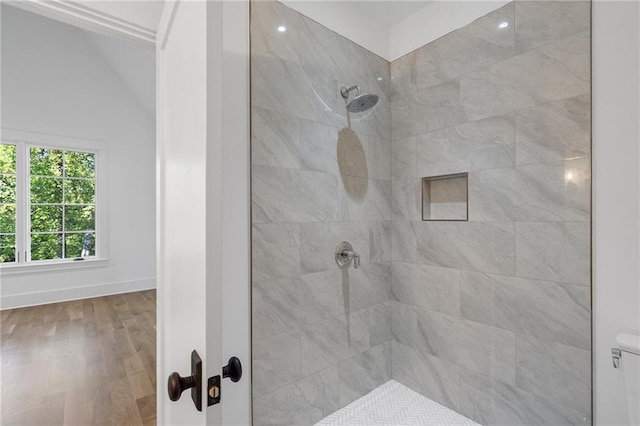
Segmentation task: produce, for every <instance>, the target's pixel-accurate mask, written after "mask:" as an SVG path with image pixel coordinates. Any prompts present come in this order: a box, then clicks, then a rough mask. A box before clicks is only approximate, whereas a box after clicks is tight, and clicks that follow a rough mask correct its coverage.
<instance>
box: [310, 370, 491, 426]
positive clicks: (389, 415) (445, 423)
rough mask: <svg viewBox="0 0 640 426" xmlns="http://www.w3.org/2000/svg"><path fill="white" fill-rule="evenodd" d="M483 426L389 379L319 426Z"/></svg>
mask: <svg viewBox="0 0 640 426" xmlns="http://www.w3.org/2000/svg"><path fill="white" fill-rule="evenodd" d="M396 425H398V426H399V425H402V426H405V425H407V426H408V425H411V426H436V425H438V426H454V425H455V426H458V425H464V426H480V425H479V424H478V423H476V422H474V421H473V420H471V419H468V418H466V417H464V416H463V415H462V414H458V413H457V412H455V411H453V410H451V409H450V408H447V407H445V406H444V405H441V404H438V403H437V402H435V401H432V400H430V399H429V398H427V397H425V396H422V395H420V394H419V393H417V392H415V391H413V390H411V389H409V388H408V387H406V386H404V385H402V384H400V383H398V382H396V381H395V380H389V381H388V382H387V383H385V384H384V385H382V386H379V387H377V388H376V389H374V390H372V391H371V392H369V393H368V394H366V395H365V396H363V397H362V398H360V399H357V400H356V401H354V402H352V403H351V404H349V405H347V406H346V407H344V408H342V409H340V410H338V411H336V412H335V413H333V414H331V415H330V416H327V417H325V418H324V419H322V420H321V421H320V422H319V423H316V425H315V426H396Z"/></svg>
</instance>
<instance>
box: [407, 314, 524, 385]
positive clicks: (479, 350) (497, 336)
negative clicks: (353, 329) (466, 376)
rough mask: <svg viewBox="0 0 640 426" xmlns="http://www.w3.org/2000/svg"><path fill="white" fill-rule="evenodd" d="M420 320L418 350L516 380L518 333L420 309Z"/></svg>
mask: <svg viewBox="0 0 640 426" xmlns="http://www.w3.org/2000/svg"><path fill="white" fill-rule="evenodd" d="M417 320H418V335H419V339H420V341H419V342H418V347H416V349H418V350H422V351H426V352H428V353H430V354H432V355H435V356H437V357H438V358H441V359H445V360H447V361H449V362H453V363H455V364H458V365H461V366H464V367H466V368H469V369H471V370H474V371H478V372H486V371H490V372H491V375H492V376H493V377H495V378H497V379H499V380H501V381H503V382H505V383H510V384H515V383H516V335H515V333H513V332H510V331H507V330H503V329H500V328H496V327H490V326H487V325H484V324H480V323H477V322H474V321H467V320H464V319H461V318H458V317H454V316H451V315H445V314H440V313H437V312H432V311H427V310H424V309H418V319H417Z"/></svg>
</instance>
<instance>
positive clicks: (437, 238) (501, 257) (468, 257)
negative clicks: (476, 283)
mask: <svg viewBox="0 0 640 426" xmlns="http://www.w3.org/2000/svg"><path fill="white" fill-rule="evenodd" d="M415 227H416V235H417V261H418V263H423V264H427V265H434V266H444V267H447V268H456V269H466V270H471V271H478V272H491V273H499V274H503V275H512V274H513V272H514V261H515V259H514V258H515V247H514V245H515V241H514V225H513V223H507V222H422V223H417V224H415Z"/></svg>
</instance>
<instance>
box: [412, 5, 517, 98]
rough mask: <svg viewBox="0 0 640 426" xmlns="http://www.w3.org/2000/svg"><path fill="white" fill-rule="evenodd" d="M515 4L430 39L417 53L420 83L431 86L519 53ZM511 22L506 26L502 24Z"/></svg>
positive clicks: (418, 84) (420, 86) (421, 86)
mask: <svg viewBox="0 0 640 426" xmlns="http://www.w3.org/2000/svg"><path fill="white" fill-rule="evenodd" d="M514 15H515V4H514V2H511V3H509V4H507V5H506V6H503V7H501V8H500V9H497V10H495V11H493V12H491V13H489V14H487V15H485V16H483V17H482V18H479V19H477V20H475V21H474V22H472V23H471V24H469V25H467V26H465V27H463V28H461V29H459V30H456V31H453V32H451V33H449V34H447V35H445V36H444V37H441V38H439V39H437V40H435V41H434V42H432V43H429V44H428V45H426V46H425V47H423V48H422V49H419V50H418V51H417V52H416V54H417V86H418V88H424V87H429V86H432V85H434V84H438V83H439V82H443V81H448V80H451V79H453V78H456V77H459V76H461V75H463V74H465V73H466V72H468V71H470V70H473V69H476V68H478V67H482V66H485V65H490V64H493V63H496V62H499V61H502V60H504V59H506V58H509V57H511V56H513V55H514V54H516V49H515V36H514V33H515V25H514V24H515V16H514ZM504 22H506V23H508V24H509V25H508V26H506V27H505V28H500V24H502V23H504Z"/></svg>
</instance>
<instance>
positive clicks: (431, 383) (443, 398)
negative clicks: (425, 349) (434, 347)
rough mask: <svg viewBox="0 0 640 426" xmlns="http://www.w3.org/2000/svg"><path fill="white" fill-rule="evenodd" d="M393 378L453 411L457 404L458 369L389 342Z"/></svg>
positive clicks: (457, 407) (445, 362)
mask: <svg viewBox="0 0 640 426" xmlns="http://www.w3.org/2000/svg"><path fill="white" fill-rule="evenodd" d="M391 371H392V372H393V379H394V380H397V381H398V382H400V383H402V384H403V385H405V386H407V387H409V388H411V389H413V390H415V391H416V392H418V393H421V394H423V395H424V396H426V397H428V398H430V399H433V400H434V401H437V402H439V403H440V404H442V405H445V406H447V407H449V408H451V409H453V410H458V409H459V406H460V368H459V367H458V366H457V365H454V364H451V363H449V362H447V361H445V360H442V359H440V358H438V357H435V356H432V355H430V354H428V353H420V352H419V351H416V350H415V349H413V348H411V347H409V346H407V345H403V344H402V343H398V342H394V341H392V342H391Z"/></svg>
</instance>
